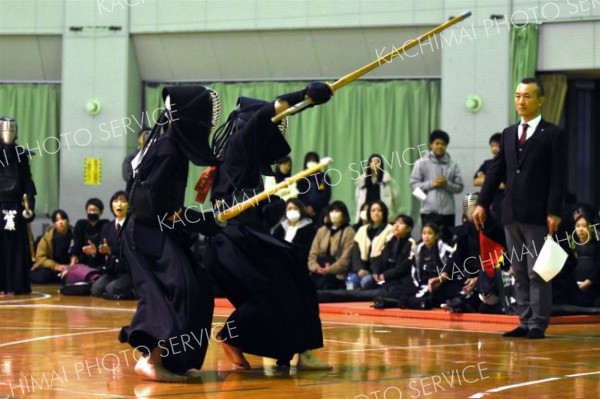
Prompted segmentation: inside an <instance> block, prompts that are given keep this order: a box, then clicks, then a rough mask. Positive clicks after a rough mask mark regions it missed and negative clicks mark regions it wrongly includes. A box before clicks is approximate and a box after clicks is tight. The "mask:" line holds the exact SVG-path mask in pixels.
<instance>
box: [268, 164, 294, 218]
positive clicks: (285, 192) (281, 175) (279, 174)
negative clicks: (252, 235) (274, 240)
mask: <svg viewBox="0 0 600 399" xmlns="http://www.w3.org/2000/svg"><path fill="white" fill-rule="evenodd" d="M291 175H292V158H290V157H289V156H285V157H284V158H282V159H280V160H279V161H277V165H275V172H274V175H273V176H266V177H265V183H264V185H265V190H269V189H271V188H273V187H275V186H276V185H277V184H279V183H281V182H283V181H285V179H288V178H289V177H291ZM290 198H298V189H297V188H296V183H291V184H290V185H289V186H288V187H286V188H282V189H281V190H278V191H277V192H276V193H275V195H272V196H270V197H269V201H268V202H266V203H265V204H264V205H263V207H262V212H263V215H264V220H265V223H266V226H265V227H267V228H268V229H270V228H272V227H273V226H275V225H276V224H277V223H278V222H279V220H280V219H281V218H282V217H283V216H284V214H285V203H284V201H287V200H288V199H290Z"/></svg>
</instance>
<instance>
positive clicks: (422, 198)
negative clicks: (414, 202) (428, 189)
mask: <svg viewBox="0 0 600 399" xmlns="http://www.w3.org/2000/svg"><path fill="white" fill-rule="evenodd" d="M412 195H414V196H415V197H417V198H418V199H419V200H420V201H425V198H427V194H425V191H423V190H421V187H417V188H415V189H414V190H413V192H412Z"/></svg>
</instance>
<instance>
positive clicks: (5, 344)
mask: <svg viewBox="0 0 600 399" xmlns="http://www.w3.org/2000/svg"><path fill="white" fill-rule="evenodd" d="M120 330H121V328H111V329H106V330H99V331H86V332H77V333H68V334H57V335H44V336H43V337H35V338H28V339H22V340H19V341H11V342H5V343H3V344H0V348H4V347H6V346H11V345H18V344H25V343H28V342H35V341H43V340H46V339H54V338H63V337H74V336H77V335H87V334H99V333H105V332H114V331H120Z"/></svg>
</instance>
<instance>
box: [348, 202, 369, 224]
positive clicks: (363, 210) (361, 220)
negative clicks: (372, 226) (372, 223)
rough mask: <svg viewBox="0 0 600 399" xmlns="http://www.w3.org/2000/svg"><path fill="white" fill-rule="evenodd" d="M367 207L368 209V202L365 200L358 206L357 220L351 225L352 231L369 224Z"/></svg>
mask: <svg viewBox="0 0 600 399" xmlns="http://www.w3.org/2000/svg"><path fill="white" fill-rule="evenodd" d="M367 209H369V203H368V202H365V203H364V204H362V206H361V207H360V213H359V214H358V222H356V223H354V224H353V225H352V228H353V229H354V231H358V229H360V228H361V227H363V226H366V225H368V224H369V216H368V214H367Z"/></svg>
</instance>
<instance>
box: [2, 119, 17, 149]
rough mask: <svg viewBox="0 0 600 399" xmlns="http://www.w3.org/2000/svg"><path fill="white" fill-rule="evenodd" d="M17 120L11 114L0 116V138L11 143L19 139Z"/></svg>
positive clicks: (6, 142) (4, 142) (5, 142)
mask: <svg viewBox="0 0 600 399" xmlns="http://www.w3.org/2000/svg"><path fill="white" fill-rule="evenodd" d="M17 130H18V129H17V121H15V120H14V119H13V118H11V117H9V116H2V117H0V140H1V141H2V144H4V145H9V144H12V143H14V142H15V140H16V139H17Z"/></svg>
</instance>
